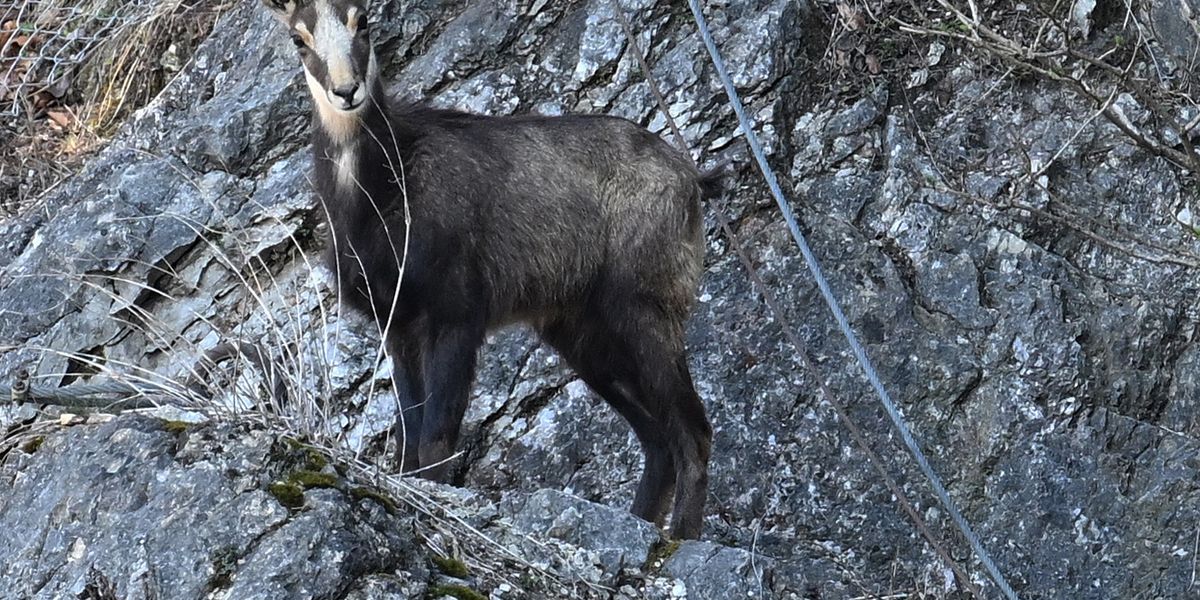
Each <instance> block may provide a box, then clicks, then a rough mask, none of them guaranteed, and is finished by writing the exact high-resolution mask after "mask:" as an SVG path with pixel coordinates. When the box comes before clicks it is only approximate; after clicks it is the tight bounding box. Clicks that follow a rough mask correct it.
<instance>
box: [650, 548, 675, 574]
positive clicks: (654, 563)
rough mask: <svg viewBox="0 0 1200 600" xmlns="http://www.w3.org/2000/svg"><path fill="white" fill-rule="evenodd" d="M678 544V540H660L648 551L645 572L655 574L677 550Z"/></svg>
mask: <svg viewBox="0 0 1200 600" xmlns="http://www.w3.org/2000/svg"><path fill="white" fill-rule="evenodd" d="M679 544H680V542H679V540H660V541H659V542H658V543H657V544H655V545H654V547H653V548H651V549H650V556H647V557H646V568H645V570H646V571H647V572H650V573H655V572H657V571H658V569H659V567H661V566H662V563H663V562H665V561H666V560H667V559H668V558H671V556H672V555H674V554H675V552H677V551H678V550H679Z"/></svg>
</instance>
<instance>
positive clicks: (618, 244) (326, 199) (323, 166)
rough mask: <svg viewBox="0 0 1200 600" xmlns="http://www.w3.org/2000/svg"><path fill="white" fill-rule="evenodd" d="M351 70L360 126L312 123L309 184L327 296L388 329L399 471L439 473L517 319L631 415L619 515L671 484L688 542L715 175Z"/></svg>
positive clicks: (599, 129) (653, 140)
mask: <svg viewBox="0 0 1200 600" xmlns="http://www.w3.org/2000/svg"><path fill="white" fill-rule="evenodd" d="M309 62H311V59H306V65H307V64H308V63H309ZM366 71H368V69H366V68H364V69H363V72H366ZM365 84H366V85H369V86H371V88H370V89H371V95H370V98H371V99H370V100H369V101H368V102H367V105H366V106H365V107H363V108H362V109H361V111H360V112H359V113H357V116H358V118H359V119H361V121H360V122H359V123H357V125H356V127H355V131H356V133H355V135H353V136H351V137H349V138H348V139H346V138H339V136H338V135H336V134H330V133H329V131H328V130H327V128H326V125H325V123H324V122H323V120H322V117H321V116H320V115H318V116H316V117H315V118H314V128H313V152H314V158H315V166H314V181H315V183H316V187H317V191H318V194H319V196H320V198H321V201H322V202H323V204H324V206H325V209H326V211H327V216H328V220H329V225H330V231H331V239H330V249H329V250H330V251H329V259H330V262H331V265H332V268H333V269H334V270H335V271H336V273H337V275H338V279H339V287H340V290H341V293H342V297H343V299H344V300H345V301H346V302H347V303H348V304H349V305H350V306H351V307H352V308H354V309H356V310H358V311H362V312H365V313H366V314H369V315H373V316H374V317H375V318H376V319H377V321H378V322H379V323H380V326H381V329H383V330H386V331H387V347H388V349H389V353H390V355H391V356H392V358H393V361H394V365H395V383H396V389H397V395H398V397H399V401H400V405H401V407H402V411H403V413H402V414H403V418H402V419H399V420H398V421H399V423H400V424H399V425H398V429H399V430H400V432H401V433H402V434H403V438H402V439H404V444H403V446H404V447H403V449H402V452H403V456H404V467H405V468H406V469H408V470H414V469H421V468H424V469H425V471H424V474H425V475H426V476H429V477H431V478H441V477H442V476H444V474H445V472H446V465H445V464H444V462H443V461H444V460H445V459H446V458H447V457H449V456H450V455H451V453H452V452H453V450H454V448H455V444H456V442H457V439H458V433H459V426H460V424H461V422H462V418H463V414H464V412H465V410H466V406H467V402H468V395H469V390H470V386H471V382H472V379H473V377H474V370H475V360H476V352H477V350H478V348H479V346H480V345H481V344H482V342H483V340H484V336H485V334H486V332H487V331H488V330H489V329H490V328H492V327H495V326H499V325H503V324H506V323H510V322H515V321H522V322H526V323H529V324H531V325H532V326H533V327H534V328H536V329H537V331H538V332H540V334H541V336H542V338H543V339H544V340H545V341H546V342H548V343H549V344H551V345H552V346H553V347H554V348H555V349H557V350H558V351H559V352H560V353H561V354H562V355H563V356H564V357H565V358H566V360H567V362H568V363H570V365H571V366H572V367H573V368H574V369H575V370H576V372H578V373H579V375H580V377H581V378H582V379H583V380H584V381H585V382H587V384H588V385H589V386H591V387H592V389H594V390H595V391H596V392H597V393H599V394H600V396H602V397H603V398H604V399H605V400H606V401H607V402H608V403H609V404H610V405H611V406H612V407H613V408H614V409H616V410H617V412H619V413H620V414H621V415H622V416H624V417H625V418H626V419H627V420H628V421H629V423H630V424H631V425H632V427H633V429H634V432H635V433H636V434H637V437H638V439H639V440H640V442H641V444H642V447H643V450H644V452H645V456H646V461H645V467H644V471H643V474H642V479H641V482H640V484H639V486H638V491H637V495H636V498H635V499H634V503H633V512H634V513H635V514H637V515H639V516H641V517H643V518H645V519H647V520H650V521H653V522H658V523H661V522H662V519H663V518H664V516H665V514H666V512H667V510H668V508H669V506H668V505H669V502H670V498H671V491H672V489H674V490H675V503H674V513H673V519H672V525H671V527H672V533H673V534H674V535H676V536H679V537H688V538H694V537H698V536H699V534H700V530H701V526H702V518H703V506H704V500H705V494H706V490H707V477H708V476H707V468H708V459H709V447H710V443H711V438H712V430H711V427H710V426H709V423H708V420H707V417H706V416H705V410H704V406H703V404H702V402H701V400H700V398H699V396H698V395H697V394H696V392H695V389H694V388H693V385H692V380H691V375H690V373H689V371H688V366H687V361H686V357H685V350H684V342H683V337H684V323H685V320H686V319H687V316H688V313H689V311H690V309H691V306H692V304H693V298H694V295H695V291H696V287H697V284H698V280H699V277H700V273H701V270H702V263H703V252H704V241H703V231H702V217H701V212H700V211H701V206H700V203H701V200H702V199H703V198H704V197H705V196H711V195H714V194H716V193H717V192H718V191H719V188H720V185H719V177H718V176H717V175H716V174H703V175H702V174H700V173H699V172H697V171H696V169H695V167H694V166H693V165H692V164H691V162H690V161H689V160H688V159H687V158H686V157H684V156H682V155H680V154H679V153H678V152H676V151H675V150H673V149H672V148H670V147H669V146H668V145H667V144H666V143H665V142H663V141H662V140H661V139H660V138H658V137H657V136H655V135H654V134H652V133H650V132H647V131H646V130H644V129H642V128H641V127H639V126H637V125H635V124H633V123H630V122H629V121H626V120H623V119H617V118H611V117H601V116H570V117H539V116H525V117H485V116H479V115H471V114H466V113H462V112H457V111H451V110H440V109H433V108H429V107H426V106H424V105H422V104H400V103H393V102H390V101H388V100H386V99H385V96H384V93H383V90H382V85H381V84H380V82H379V81H377V80H376V81H366V82H365ZM318 101H319V99H318ZM346 156H351V157H353V158H354V160H352V161H351V160H343V158H344V157H346ZM339 164H342V165H346V164H352V165H353V171H352V176H349V177H348V176H347V174H346V173H344V172H343V173H339V168H340V167H339ZM347 180H350V181H352V182H353V183H352V184H351V185H347V184H346V181H347ZM405 197H407V211H408V217H409V218H410V219H411V223H412V227H411V229H409V230H407V232H406V226H405V211H406V208H405ZM406 233H407V234H408V240H407V244H408V249H407V255H406V256H405V254H404V244H405V234H406ZM402 259H403V262H404V265H405V268H404V273H403V279H402V280H401V279H400V273H399V268H398V267H399V265H400V263H401V261H402ZM397 286H399V287H398V289H397ZM676 483H678V485H676Z"/></svg>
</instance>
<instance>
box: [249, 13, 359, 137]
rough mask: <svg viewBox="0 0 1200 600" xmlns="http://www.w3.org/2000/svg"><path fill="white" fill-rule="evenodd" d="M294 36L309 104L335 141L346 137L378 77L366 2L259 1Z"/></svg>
mask: <svg viewBox="0 0 1200 600" xmlns="http://www.w3.org/2000/svg"><path fill="white" fill-rule="evenodd" d="M262 2H263V4H264V5H266V7H267V8H268V9H270V10H271V11H272V12H273V13H274V14H275V16H276V18H278V19H279V20H280V21H281V22H283V24H284V25H287V27H288V31H289V33H291V35H292V42H293V43H294V44H295V45H296V48H297V49H298V50H299V52H300V61H301V63H302V64H303V66H304V75H305V78H306V79H307V80H308V88H309V91H311V92H312V96H313V102H314V103H315V105H316V108H317V111H318V114H319V115H320V117H321V120H322V122H323V123H324V124H325V126H326V128H327V130H328V131H329V133H330V134H331V136H332V137H334V138H335V139H339V138H341V139H344V138H348V137H349V134H350V132H351V131H352V126H353V124H354V123H355V121H356V116H357V114H358V112H359V111H360V110H361V109H362V108H363V106H365V105H366V104H367V102H368V101H369V100H370V95H371V93H372V87H373V86H374V85H375V83H376V80H377V79H378V77H379V67H378V63H377V62H376V60H375V52H374V50H373V49H372V48H371V35H370V29H369V27H368V26H367V0H262Z"/></svg>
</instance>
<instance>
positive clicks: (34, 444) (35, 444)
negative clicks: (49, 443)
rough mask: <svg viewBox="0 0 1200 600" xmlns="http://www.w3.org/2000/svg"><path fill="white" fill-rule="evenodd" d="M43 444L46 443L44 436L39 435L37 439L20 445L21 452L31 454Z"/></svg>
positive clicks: (31, 439)
mask: <svg viewBox="0 0 1200 600" xmlns="http://www.w3.org/2000/svg"><path fill="white" fill-rule="evenodd" d="M44 443H46V436H44V435H39V436H37V437H34V438H30V439H29V440H27V441H26V442H25V443H24V444H21V450H22V451H23V452H25V454H33V453H34V452H37V451H38V449H39V448H41V447H42V444H44Z"/></svg>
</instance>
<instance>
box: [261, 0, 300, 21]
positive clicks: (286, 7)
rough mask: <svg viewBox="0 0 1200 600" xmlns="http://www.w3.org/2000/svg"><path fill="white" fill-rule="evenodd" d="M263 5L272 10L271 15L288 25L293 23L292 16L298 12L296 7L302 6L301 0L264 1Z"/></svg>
mask: <svg viewBox="0 0 1200 600" xmlns="http://www.w3.org/2000/svg"><path fill="white" fill-rule="evenodd" d="M262 3H263V6H265V7H267V8H268V9H270V11H271V14H273V15H275V18H276V19H279V20H280V21H283V22H284V23H285V24H287V23H289V22H291V20H292V14H293V13H295V12H296V7H297V6H298V5H299V4H300V0H262Z"/></svg>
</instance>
